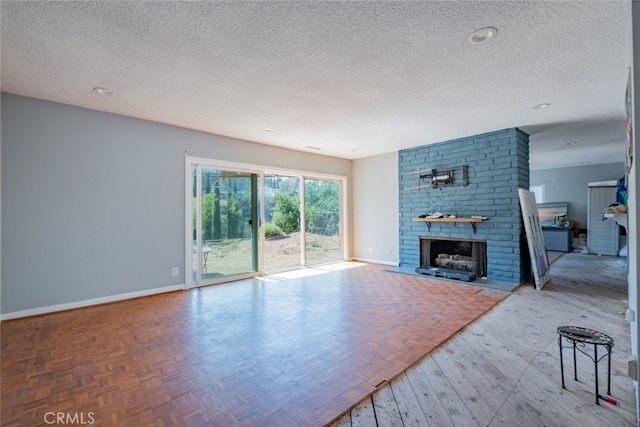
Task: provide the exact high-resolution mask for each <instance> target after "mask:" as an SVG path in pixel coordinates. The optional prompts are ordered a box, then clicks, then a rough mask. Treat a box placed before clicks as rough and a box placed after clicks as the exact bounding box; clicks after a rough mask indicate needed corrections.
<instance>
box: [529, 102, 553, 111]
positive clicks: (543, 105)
mask: <svg viewBox="0 0 640 427" xmlns="http://www.w3.org/2000/svg"><path fill="white" fill-rule="evenodd" d="M549 106H551V104H549V103H547V102H545V103H544V104H538V105H536V106H535V107H533V109H534V110H544V109H545V108H547V107H549Z"/></svg>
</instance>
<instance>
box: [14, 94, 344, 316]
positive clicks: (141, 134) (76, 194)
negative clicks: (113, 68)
mask: <svg viewBox="0 0 640 427" xmlns="http://www.w3.org/2000/svg"><path fill="white" fill-rule="evenodd" d="M185 151H188V153H189V155H190V156H194V157H205V158H210V159H217V160H224V161H229V162H243V163H249V164H254V165H264V166H265V167H269V166H271V167H277V168H283V167H285V165H288V167H289V168H292V169H295V170H301V171H308V172H317V173H323V174H332V175H341V176H348V177H349V176H350V174H351V162H350V161H349V160H344V159H337V158H331V157H327V156H319V155H314V154H311V153H302V152H296V151H292V150H285V149H281V148H276V147H269V146H266V145H260V144H255V143H251V142H248V141H241V140H236V139H232V138H225V137H222V136H218V135H211V134H206V133H203V132H196V131H191V130H187V129H183V128H178V127H175V126H167V125H163V124H159V123H154V122H149V121H145V120H138V119H133V118H129V117H123V116H117V115H113V114H107V113H101V112H97V111H91V110H87V109H82V108H76V107H71V106H68V105H62V104H57V103H52V102H46V101H40V100H36V99H32V98H25V97H20V96H15V95H10V94H6V93H3V94H2V156H1V158H2V180H1V182H2V272H1V274H2V291H1V293H2V306H1V312H2V314H3V315H4V314H6V313H13V312H21V311H28V310H34V309H38V308H42V307H51V306H56V305H64V304H69V303H74V302H82V301H87V300H92V299H100V298H106V297H110V296H114V295H122V294H131V293H137V292H138V293H139V292H143V293H144V292H148V291H151V292H153V291H154V290H157V289H165V288H171V287H175V286H179V285H181V284H184V276H183V275H182V274H183V273H184V270H185V254H184V248H185V231H184V230H185V213H184V212H185V206H184V205H185ZM172 267H179V269H180V273H181V277H172V276H171V268H172Z"/></svg>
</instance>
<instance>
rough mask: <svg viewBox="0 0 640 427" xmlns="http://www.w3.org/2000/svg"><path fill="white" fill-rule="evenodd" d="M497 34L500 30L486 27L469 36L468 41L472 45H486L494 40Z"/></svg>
mask: <svg viewBox="0 0 640 427" xmlns="http://www.w3.org/2000/svg"><path fill="white" fill-rule="evenodd" d="M496 34H498V30H497V29H496V28H493V27H485V28H480V29H479V30H476V31H474V32H473V34H471V35H470V36H469V38H468V39H467V40H468V41H469V43H471V44H478V43H484V42H486V41H487V40H489V39H492V38H493V37H494V36H495V35H496Z"/></svg>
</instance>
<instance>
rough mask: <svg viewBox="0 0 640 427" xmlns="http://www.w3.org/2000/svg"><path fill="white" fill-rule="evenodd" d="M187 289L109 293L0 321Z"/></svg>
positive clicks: (13, 314)
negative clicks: (104, 295)
mask: <svg viewBox="0 0 640 427" xmlns="http://www.w3.org/2000/svg"><path fill="white" fill-rule="evenodd" d="M184 289H186V286H185V285H184V284H182V285H172V286H165V287H162V288H154V289H146V290H144V291H136V292H127V293H126V294H118V295H109V296H106V297H100V298H91V299H87V300H84V301H74V302H66V303H63V304H56V305H48V306H46V307H38V308H30V309H28V310H19V311H13V312H11V313H4V314H1V315H0V321H3V320H9V319H18V318H20V317H29V316H37V315H39V314H47V313H53V312H56V311H63V310H71V309H74V308H82V307H89V306H91V305H98V304H106V303H108V302H115V301H122V300H125V299H131V298H139V297H146V296H149V295H155V294H162V293H165V292H173V291H182V290H184Z"/></svg>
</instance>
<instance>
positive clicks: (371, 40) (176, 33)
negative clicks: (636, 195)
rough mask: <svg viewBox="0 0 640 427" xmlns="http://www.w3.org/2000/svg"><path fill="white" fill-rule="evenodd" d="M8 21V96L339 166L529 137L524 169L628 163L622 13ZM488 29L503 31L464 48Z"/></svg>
mask: <svg viewBox="0 0 640 427" xmlns="http://www.w3.org/2000/svg"><path fill="white" fill-rule="evenodd" d="M0 14H1V17H2V21H1V24H2V27H1V30H2V32H1V37H2V38H1V60H2V62H1V64H0V65H1V70H2V75H1V77H2V79H1V89H2V91H3V92H8V93H14V94H18V95H24V96H28V97H33V98H39V99H45V100H51V101H56V102H60V103H64V104H70V105H76V106H80V107H85V108H90V109H94V110H99V111H106V112H110V113H116V114H121V115H126V116H131V117H137V118H141V119H147V120H152V121H156V122H161V123H168V124H172V125H177V126H182V127H185V128H190V129H197V130H201V131H205V132H209V133H214V134H220V135H225V136H230V137H235V138H240V139H244V140H249V141H254V142H258V143H262V144H269V145H275V146H280V147H286V148H291V149H295V150H302V151H310V152H315V153H319V154H324V155H328V156H336V157H341V158H347V159H357V158H361V157H366V156H371V155H375V154H380V153H386V152H391V151H395V150H398V149H402V148H409V147H415V146H420V145H425V144H430V143H435V142H440V141H446V140H449V139H454V138H459V137H465V136H471V135H476V134H480V133H484V132H490V131H494V130H500V129H504V128H510V127H520V128H521V129H523V130H524V131H526V132H528V133H529V134H530V142H531V167H532V169H545V168H556V167H568V166H580V165H584V164H598V163H613V162H623V161H624V144H625V117H626V113H625V102H624V98H625V90H626V84H627V76H628V72H629V66H630V65H631V51H630V50H631V41H630V37H631V5H630V1H628V0H627V1H604V0H602V1H576V2H569V1H558V0H553V1H438V2H436V1H413V2H404V1H402V2H400V1H384V2H377V1H322V2H318V1H278V2H276V1H262V2H253V1H252V2H248V1H226V2H219V1H202V2H178V1H126V2H125V1H98V2H92V1H65V2H48V1H2V3H1V6H0ZM483 27H495V28H496V29H497V34H496V35H495V36H494V37H492V38H491V39H489V40H488V41H486V42H485V43H475V44H474V43H470V42H469V41H468V38H469V36H470V35H471V34H472V33H473V32H474V31H475V30H478V29H480V28H483ZM95 87H105V88H107V89H109V90H110V91H111V92H113V94H112V95H110V96H109V95H107V96H105V95H99V94H97V93H95V92H94V91H93V88H95ZM542 103H548V104H550V105H549V107H548V108H545V109H534V106H536V105H539V104H542ZM574 143H575V144H574Z"/></svg>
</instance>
